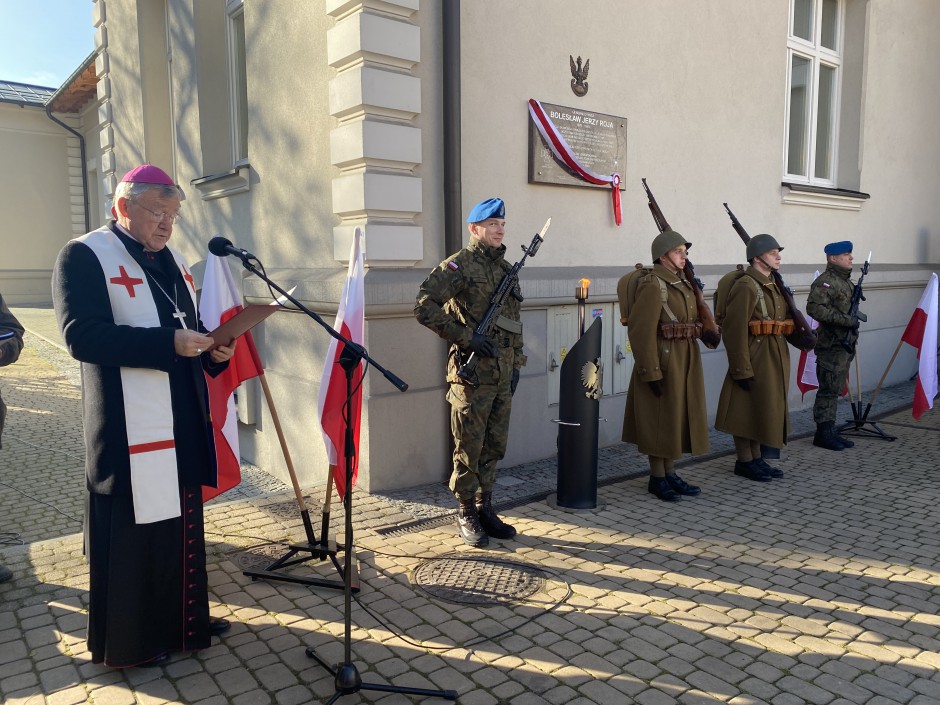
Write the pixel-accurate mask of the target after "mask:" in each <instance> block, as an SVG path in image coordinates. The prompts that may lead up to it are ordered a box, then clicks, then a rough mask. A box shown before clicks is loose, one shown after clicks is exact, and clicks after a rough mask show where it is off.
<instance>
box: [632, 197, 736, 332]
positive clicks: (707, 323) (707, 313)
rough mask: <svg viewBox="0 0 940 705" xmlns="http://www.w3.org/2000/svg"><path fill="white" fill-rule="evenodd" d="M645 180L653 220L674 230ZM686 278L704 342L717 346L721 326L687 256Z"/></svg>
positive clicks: (663, 226) (661, 227)
mask: <svg viewBox="0 0 940 705" xmlns="http://www.w3.org/2000/svg"><path fill="white" fill-rule="evenodd" d="M640 181H642V182H643V188H644V189H645V190H646V198H647V199H649V207H650V213H652V214H653V222H655V223H656V227H657V228H659V232H661V233H664V232H666V231H667V230H672V228H670V227H669V223H667V222H666V216H664V215H663V212H662V210H661V209H660V207H659V204H658V203H657V202H656V197H655V196H654V195H653V192H652V191H650V187H649V186H647V185H646V179H640ZM682 273H683V274H684V275H685V278H686V280H687V281H688V282H689V283H690V284H691V285H692V291H693V292H694V293H695V307H696V309H698V317H699V318H700V319H701V320H702V342H704V343H705V344H706V345H709V346H717V345H718V343H720V342H721V328H720V327H719V326H718V323H716V322H715V316H714V314H713V313H712V310H711V309H710V308H708V304H707V303H705V295H704V294H703V293H702V292H703V291H704V290H705V285H704V284H703V283H702V280H701V279H699V278H698V277H696V276H695V267H693V266H692V260H690V259H688V258H686V260H685V268H684V269H683V270H682Z"/></svg>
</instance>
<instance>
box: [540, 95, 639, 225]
mask: <svg viewBox="0 0 940 705" xmlns="http://www.w3.org/2000/svg"><path fill="white" fill-rule="evenodd" d="M529 115H530V116H531V117H532V122H534V123H535V128H536V129H537V130H538V131H539V134H540V135H542V137H543V138H544V139H545V142H546V144H548V146H549V149H551V150H552V154H554V155H555V157H556V158H557V159H558V160H559V161H560V162H562V163H563V164H565V165H566V166H567V167H568V168H569V169H571V170H572V171H573V172H574V173H576V174H577V175H578V176H580V177H581V178H582V179H584V180H585V181H587V182H588V183H591V184H598V185H600V184H610V189H611V191H610V197H611V202H612V203H613V207H614V220H615V221H616V222H617V225H620V223H621V221H622V216H621V211H620V174H617V173H613V174H610V175H609V176H605V175H603V174H597V173H595V172H593V171H591V170H590V169H588V168H587V167H586V166H584V165H583V164H582V163H581V162H580V161H578V157H577V156H576V155H575V153H574V151H573V150H572V149H571V147H570V146H569V145H568V143H567V142H566V141H565V138H564V137H562V135H561V133H560V132H559V131H558V128H557V127H555V124H554V123H553V122H552V121H551V119H550V118H549V117H548V115H547V114H546V113H545V110H544V108H542V104H541V103H539V102H538V101H537V100H535V98H531V99H530V100H529Z"/></svg>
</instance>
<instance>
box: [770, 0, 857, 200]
mask: <svg viewBox="0 0 940 705" xmlns="http://www.w3.org/2000/svg"><path fill="white" fill-rule="evenodd" d="M843 1H844V0H790V34H789V38H788V40H787V63H788V67H787V79H788V80H787V84H788V89H789V94H788V98H787V130H786V145H785V149H784V154H785V159H786V166H785V172H786V174H785V178H786V179H787V180H789V181H794V182H802V183H807V184H812V185H815V186H831V187H834V186H835V185H836V163H837V156H838V155H837V153H836V152H837V150H836V146H837V144H838V125H839V122H838V120H839V104H840V90H841V85H840V84H841V80H842V58H843V57H842V52H843V46H842V43H843V27H844V14H843V11H844V8H843Z"/></svg>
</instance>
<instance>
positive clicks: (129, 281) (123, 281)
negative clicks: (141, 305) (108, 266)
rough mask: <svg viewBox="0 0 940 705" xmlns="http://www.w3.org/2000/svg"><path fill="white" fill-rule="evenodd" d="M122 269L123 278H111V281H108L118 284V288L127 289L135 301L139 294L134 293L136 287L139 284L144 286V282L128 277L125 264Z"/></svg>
mask: <svg viewBox="0 0 940 705" xmlns="http://www.w3.org/2000/svg"><path fill="white" fill-rule="evenodd" d="M120 269H121V276H119V277H111V279H109V280H108V281H110V282H111V283H112V284H117V285H118V286H124V287H127V293H128V295H129V296H130V297H131V298H132V299H133V298H134V297H136V296H137V292H136V291H134V287H135V286H137V285H138V284H143V283H144V280H143V279H135V278H134V277H132V276H130V275H128V273H127V271H126V270H125V269H124V265H123V264H122V265H121V266H120Z"/></svg>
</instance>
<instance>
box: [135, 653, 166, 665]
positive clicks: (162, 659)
mask: <svg viewBox="0 0 940 705" xmlns="http://www.w3.org/2000/svg"><path fill="white" fill-rule="evenodd" d="M169 662H170V652H169V651H164V652H163V653H162V654H160V655H159V656H154V657H153V658H152V659H150V660H149V661H144V662H143V663H141V664H138V665H139V666H140V667H141V668H159V667H160V666H166V665H167V664H168V663H169Z"/></svg>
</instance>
